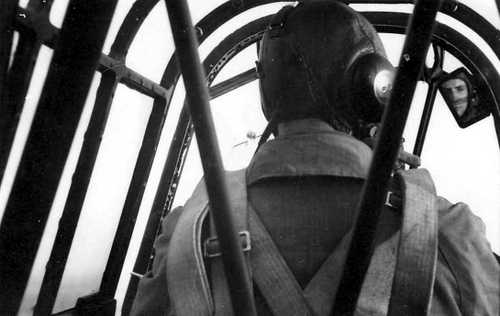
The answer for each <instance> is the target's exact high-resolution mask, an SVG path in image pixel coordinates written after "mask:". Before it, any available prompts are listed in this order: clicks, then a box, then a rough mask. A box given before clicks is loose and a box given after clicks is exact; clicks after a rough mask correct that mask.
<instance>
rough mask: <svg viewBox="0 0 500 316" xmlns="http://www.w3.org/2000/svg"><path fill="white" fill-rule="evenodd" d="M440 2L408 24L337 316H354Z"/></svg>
mask: <svg viewBox="0 0 500 316" xmlns="http://www.w3.org/2000/svg"><path fill="white" fill-rule="evenodd" d="M441 2H442V1H441V0H419V1H417V2H416V3H415V7H414V10H413V14H412V17H411V19H410V21H409V25H408V29H407V33H406V38H405V43H404V46H403V51H402V53H401V57H400V60H399V67H398V71H397V74H396V77H395V80H394V89H393V92H392V96H391V99H390V102H389V105H388V107H387V108H386V110H385V112H384V116H383V118H382V128H381V130H380V136H379V139H378V142H377V145H376V147H375V151H374V156H373V160H372V163H371V166H370V170H369V173H368V178H367V180H366V181H365V184H364V186H363V191H362V198H361V200H360V204H359V205H358V210H359V212H358V214H359V215H358V218H357V220H356V224H355V227H354V235H353V237H352V241H351V246H350V249H349V252H348V255H347V258H346V262H345V264H344V271H343V275H342V279H341V282H340V284H339V287H338V289H337V295H336V298H335V305H334V309H333V311H332V315H334V316H340V315H353V314H354V311H355V309H356V304H357V300H358V297H359V293H360V290H361V286H362V284H363V281H364V278H365V274H366V271H367V270H368V266H369V264H370V260H371V257H372V254H373V249H374V244H373V240H374V236H375V231H376V227H377V223H378V219H379V217H380V211H381V209H382V206H383V204H384V197H385V195H386V193H387V186H388V184H389V180H390V177H391V172H392V168H393V165H394V162H395V161H396V158H397V154H398V151H399V144H400V140H401V137H402V135H403V130H404V127H405V124H406V119H407V117H408V112H409V110H410V105H411V101H412V99H413V94H414V92H415V88H416V84H417V81H418V79H419V77H420V74H421V72H422V69H423V66H424V65H425V57H426V55H427V50H428V48H429V45H430V43H431V39H432V34H433V32H434V25H435V23H436V14H437V12H438V11H439V8H440V6H441Z"/></svg>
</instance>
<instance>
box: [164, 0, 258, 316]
mask: <svg viewBox="0 0 500 316" xmlns="http://www.w3.org/2000/svg"><path fill="white" fill-rule="evenodd" d="M165 3H166V6H167V13H168V16H169V20H170V26H171V28H172V33H173V37H174V43H175V47H176V56H177V60H178V63H179V66H180V69H181V72H182V75H183V80H184V85H185V87H186V95H187V100H188V104H189V110H190V113H191V118H192V120H193V126H194V130H195V134H196V138H197V140H198V147H199V150H200V156H201V160H202V165H203V170H204V173H205V183H206V189H207V193H208V197H209V200H210V206H211V216H212V218H213V219H214V222H215V229H216V231H217V235H218V238H219V240H220V243H221V246H222V247H221V248H222V261H223V263H224V270H225V272H226V276H227V280H228V285H229V288H230V293H231V301H232V306H233V310H234V313H235V315H256V310H255V303H254V298H253V292H252V285H251V282H250V276H249V271H248V268H247V266H246V262H245V260H244V256H243V251H242V250H241V247H240V245H239V242H238V236H237V232H236V229H235V226H234V220H233V218H232V217H233V216H232V214H231V208H230V204H229V197H228V190H227V184H226V181H225V178H224V169H223V165H222V159H221V156H220V153H219V144H218V141H217V137H216V134H215V127H214V123H213V119H212V114H211V113H210V107H209V102H208V100H209V96H208V89H207V86H206V81H205V76H204V75H203V69H202V67H201V63H200V58H199V56H198V50H197V47H198V45H197V44H196V36H195V32H194V27H193V23H192V22H191V16H190V13H189V9H188V6H187V2H186V1H185V0H179V1H172V0H166V1H165Z"/></svg>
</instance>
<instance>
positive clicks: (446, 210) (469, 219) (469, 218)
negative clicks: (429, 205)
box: [436, 196, 485, 235]
mask: <svg viewBox="0 0 500 316" xmlns="http://www.w3.org/2000/svg"><path fill="white" fill-rule="evenodd" d="M436 206H437V210H438V218H439V229H440V231H442V230H448V229H453V230H457V231H458V232H471V233H472V232H473V233H480V234H483V235H484V233H485V225H484V223H483V221H482V220H481V218H479V217H478V216H476V215H474V213H473V212H472V211H471V209H470V207H469V205H467V204H465V203H462V202H458V203H451V202H450V201H448V200H447V199H446V198H444V197H441V196H438V197H437V198H436Z"/></svg>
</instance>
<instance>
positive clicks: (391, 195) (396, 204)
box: [384, 191, 403, 210]
mask: <svg viewBox="0 0 500 316" xmlns="http://www.w3.org/2000/svg"><path fill="white" fill-rule="evenodd" d="M384 205H385V206H388V207H390V208H393V209H395V210H399V209H401V207H402V205H403V202H402V200H401V197H400V196H398V194H397V193H395V192H392V191H387V195H386V196H385V203H384Z"/></svg>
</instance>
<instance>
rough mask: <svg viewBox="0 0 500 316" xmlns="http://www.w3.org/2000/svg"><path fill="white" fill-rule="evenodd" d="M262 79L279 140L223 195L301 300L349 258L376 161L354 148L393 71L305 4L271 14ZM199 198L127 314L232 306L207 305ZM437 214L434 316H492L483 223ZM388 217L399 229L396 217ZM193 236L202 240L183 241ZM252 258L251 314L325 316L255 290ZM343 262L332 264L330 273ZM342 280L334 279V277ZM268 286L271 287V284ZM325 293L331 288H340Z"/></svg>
mask: <svg viewBox="0 0 500 316" xmlns="http://www.w3.org/2000/svg"><path fill="white" fill-rule="evenodd" d="M258 68H259V72H260V92H261V99H262V108H263V111H264V114H265V116H266V118H267V119H268V121H269V125H268V128H267V129H266V130H267V132H268V133H267V134H269V132H272V133H274V136H275V137H274V139H272V140H269V141H267V142H265V143H263V144H262V145H261V146H260V147H259V149H258V151H257V152H256V154H255V155H254V157H253V159H252V161H251V163H250V164H249V166H248V167H247V168H246V170H245V171H244V177H243V182H244V183H243V184H242V183H241V181H240V180H238V181H240V182H238V181H233V182H231V181H232V180H231V181H229V182H230V185H229V194H230V196H231V199H232V200H237V202H238V203H239V205H244V206H243V207H240V208H243V209H246V208H247V206H248V208H251V209H252V210H253V211H252V212H250V211H248V212H250V213H249V214H250V216H249V217H250V219H252V218H255V217H257V218H258V219H259V220H260V222H261V223H262V225H263V227H264V229H263V230H264V231H267V233H268V234H269V235H270V237H271V239H272V241H273V243H274V245H275V246H276V248H277V250H278V251H279V254H280V256H281V257H282V258H283V261H284V262H285V265H286V266H287V268H286V269H285V270H286V271H290V272H291V274H292V275H293V277H294V279H295V280H296V281H293V282H292V283H293V284H296V286H295V289H296V288H300V289H304V291H305V290H306V289H307V288H309V284H310V283H311V282H312V281H311V280H312V279H313V280H314V276H315V274H316V273H317V272H318V270H321V269H322V268H323V263H325V262H329V261H328V260H329V259H332V257H331V256H332V254H335V253H336V251H337V250H338V249H340V248H342V247H345V236H346V235H347V234H348V233H349V231H350V230H351V228H352V226H353V224H354V221H355V218H356V215H357V214H356V206H357V203H358V200H359V198H360V191H361V187H362V185H363V181H364V180H365V178H366V176H367V172H368V168H369V165H370V161H371V158H372V150H371V148H370V147H369V146H368V145H367V144H365V143H364V142H362V141H361V139H370V137H371V136H373V135H375V134H376V133H374V131H373V127H374V126H376V125H377V124H378V123H379V122H380V119H381V113H382V109H383V104H384V102H386V100H387V93H388V90H390V80H388V78H390V77H391V76H390V73H391V71H393V70H392V67H391V65H390V63H389V62H388V61H387V60H386V59H385V51H384V47H383V45H382V42H381V40H380V39H379V37H378V34H377V33H376V31H375V30H374V28H373V26H372V25H371V24H370V23H369V22H368V21H367V20H366V19H365V18H364V17H363V16H362V15H360V14H358V13H356V12H355V11H354V10H352V9H351V8H350V7H348V6H346V5H344V4H342V3H340V2H338V1H308V2H307V3H300V4H298V5H297V6H296V7H290V6H288V7H285V8H284V9H282V10H281V11H280V12H278V13H277V14H276V15H275V16H274V17H273V19H272V21H271V23H270V25H269V27H268V29H267V30H266V32H265V34H264V37H263V40H262V43H261V46H260V52H259V63H258ZM377 76H382V77H378V79H376V78H377ZM375 79H376V80H375ZM367 143H370V142H367ZM200 188H201V189H200ZM243 191H244V193H245V194H243V193H242V192H243ZM204 195H206V193H204V192H203V183H202V184H201V185H200V186H199V187H198V188H197V189H196V191H195V193H194V194H193V196H192V197H191V199H190V200H189V201H188V202H187V203H186V205H185V206H184V207H180V208H176V209H175V210H173V211H172V212H171V213H170V214H169V215H168V216H167V217H166V219H165V220H164V222H163V225H162V234H161V235H160V236H159V238H158V239H157V241H156V243H155V254H156V256H155V259H154V263H153V266H152V270H151V271H149V272H148V273H147V274H146V275H145V276H144V277H143V278H142V279H141V281H140V283H139V288H138V292H137V295H136V298H135V302H134V306H133V309H132V315H195V314H196V315H209V314H210V315H211V314H215V315H222V314H224V315H225V314H231V313H230V311H229V312H228V310H227V304H230V303H226V304H220V305H218V303H217V301H218V300H221V299H222V301H224V299H225V302H228V298H227V296H228V293H227V292H226V294H225V295H226V297H224V295H216V294H214V291H215V290H216V289H217V284H216V283H217V282H219V281H220V280H219V279H218V277H214V276H213V275H214V273H216V272H215V271H216V270H215V269H213V267H214V265H215V264H214V263H213V262H214V260H218V259H217V258H218V257H216V255H217V251H215V252H213V253H212V255H210V254H208V253H209V252H210V250H209V247H204V246H207V245H208V244H209V243H207V241H209V239H205V237H204V236H205V235H207V234H210V233H209V232H207V230H210V229H208V228H207V227H206V226H210V223H208V224H207V222H209V221H208V220H206V221H205V224H203V227H202V226H200V225H201V224H199V223H200V220H198V219H202V218H203V216H204V215H203V214H205V213H204V209H206V205H207V204H206V203H207V202H206V201H205V200H206V197H203V196H204ZM238 203H237V204H238ZM238 212H239V211H238ZM436 212H439V213H438V216H439V252H438V262H437V268H436V269H437V270H436V281H435V286H434V293H433V296H432V300H431V313H430V314H432V315H492V316H493V315H494V316H497V315H499V312H500V309H499V304H500V303H499V297H500V290H499V282H500V270H499V265H498V263H497V262H496V260H495V257H494V255H493V253H492V251H491V249H490V247H489V245H488V242H487V241H486V239H485V237H484V225H483V224H482V222H481V220H480V219H478V218H477V217H475V216H474V215H473V214H472V213H471V212H470V211H469V208H468V207H467V206H466V205H465V204H462V203H459V204H455V205H452V204H451V203H450V202H448V201H446V200H445V199H442V198H438V199H437V203H436ZM193 214H194V215H193ZM253 214H256V216H254V215H253ZM386 214H389V215H387V216H388V217H389V219H390V217H391V216H392V217H393V219H392V220H393V222H394V223H398V221H397V220H394V217H395V216H396V217H397V216H398V215H397V214H398V213H397V212H386ZM194 216H198V217H194ZM190 218H194V219H190ZM247 218H248V216H247ZM190 221H191V222H190ZM249 221H250V224H249V225H250V238H251V240H252V243H254V241H255V239H254V238H255V237H256V236H255V235H254V232H253V231H252V227H253V226H252V225H251V224H252V223H253V222H252V220H249ZM186 223H193V224H192V225H191V224H189V225H187V224H186ZM196 225H198V226H196ZM396 225H397V224H396ZM389 226H390V225H389ZM396 229H397V228H396ZM200 231H202V232H201V233H200ZM198 235H199V236H201V237H199V238H200V239H199V240H198V239H191V238H195V237H196V236H198ZM193 241H194V242H193ZM242 245H243V244H242ZM254 246H255V247H256V245H255V244H254ZM202 248H203V249H205V251H204V252H202V251H200V249H202ZM254 251H256V249H253V248H252V249H250V250H249V252H248V253H249V257H250V261H249V262H250V265H251V266H252V272H251V273H252V275H253V279H254V281H255V283H257V285H256V286H254V291H255V299H256V307H257V310H258V314H259V315H297V314H301V315H307V314H314V315H322V314H325V315H326V314H329V311H330V309H331V304H330V305H329V306H309V307H310V308H311V309H312V310H313V312H304V313H302V312H298V311H297V309H293V308H295V303H296V302H295V300H290V298H289V297H288V296H289V295H279V293H278V292H280V290H281V289H280V288H279V287H280V286H278V288H276V286H275V287H274V290H270V291H269V290H266V289H263V288H261V287H260V283H259V282H264V283H266V280H269V279H270V280H274V279H276V277H275V275H273V273H274V270H275V269H274V266H272V267H268V268H266V269H264V270H266V271H260V270H256V269H255V268H254V264H255V261H256V259H257V258H255V257H254V256H255V255H256V253H255V252H254ZM340 253H342V252H340ZM203 254H205V255H206V254H208V255H206V256H204V257H203ZM344 254H345V252H344ZM200 258H203V259H200ZM339 260H340V259H338V258H335V255H334V256H333V261H332V262H336V261H339ZM193 265H194V266H193ZM262 273H268V274H267V275H266V276H265V277H260V276H262ZM340 273H341V269H340V268H339V269H338V272H337V271H335V273H334V274H335V275H339V274H340ZM206 279H208V280H209V281H208V282H207V281H206ZM278 279H279V278H278ZM415 281H416V282H418V280H415ZM294 282H296V283H294ZM219 283H220V282H219ZM255 283H254V284H255ZM267 283H268V284H267V286H271V287H272V286H273V284H272V283H274V281H271V282H267ZM269 283H271V284H269ZM326 283H327V284H328V286H332V285H333V286H334V287H335V286H336V284H338V279H337V283H335V282H334V281H331V280H330V281H328V282H326ZM292 288H293V287H292ZM376 290H377V289H375V291H376ZM226 291H227V290H226ZM273 291H274V292H276V293H278V294H277V295H274V294H276V293H273ZM211 292H212V293H211ZM330 292H332V291H330V290H324V291H323V293H320V294H319V295H314V296H313V297H312V300H316V299H319V298H321V297H323V296H327V295H330V294H331V293H330ZM210 293H211V294H210ZM221 296H222V298H221ZM269 296H273V298H272V299H271V298H269ZM290 296H291V295H290ZM372 297H375V299H372V300H370V299H367V300H363V299H360V301H359V302H358V305H363V306H358V311H357V313H358V314H359V315H364V314H366V315H368V314H369V315H383V314H384V313H385V312H386V311H387V306H385V307H384V306H383V303H379V302H378V301H377V299H378V296H377V293H374V295H373V296H372ZM287 300H288V301H287ZM328 301H330V302H331V301H333V298H329V299H328ZM283 302H289V305H290V306H286V305H287V304H288V303H283ZM280 304H281V305H280ZM283 305H285V306H283ZM292 305H293V306H292ZM306 305H307V304H306ZM311 305H313V304H311ZM326 305H328V304H326ZM276 306H281V309H280V308H276ZM306 309H307V308H306Z"/></svg>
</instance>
